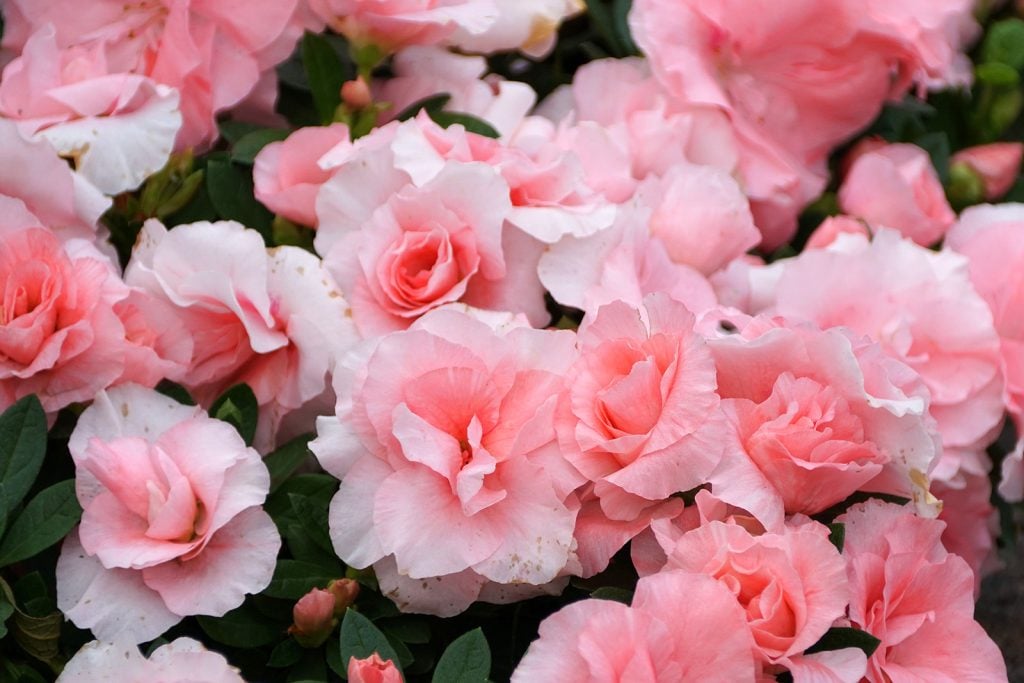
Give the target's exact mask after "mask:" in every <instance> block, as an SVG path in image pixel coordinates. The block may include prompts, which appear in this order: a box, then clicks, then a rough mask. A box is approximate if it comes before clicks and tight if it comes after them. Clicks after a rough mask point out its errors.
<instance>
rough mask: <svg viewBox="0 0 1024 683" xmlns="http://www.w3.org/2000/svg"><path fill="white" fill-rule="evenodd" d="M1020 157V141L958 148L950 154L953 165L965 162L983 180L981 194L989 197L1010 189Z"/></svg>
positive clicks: (1023, 147) (1022, 150) (1023, 156)
mask: <svg viewBox="0 0 1024 683" xmlns="http://www.w3.org/2000/svg"><path fill="white" fill-rule="evenodd" d="M1022 159H1024V144H1021V143H1019V142H994V143H992V144H990V145H978V146H977V147H969V148H967V149H964V150H961V151H959V152H957V153H956V154H954V155H953V158H952V159H951V161H952V162H953V164H954V165H956V164H961V163H962V164H966V165H967V166H968V167H969V168H970V169H971V170H972V171H974V172H975V173H976V174H978V176H979V177H980V178H981V182H982V183H983V184H984V190H985V196H984V198H985V199H987V200H989V201H992V200H994V199H999V198H1000V197H1002V196H1003V195H1004V194H1006V193H1007V192H1009V191H1010V188H1011V187H1013V183H1014V182H1015V181H1016V180H1017V174H1018V173H1020V163H1021V160H1022Z"/></svg>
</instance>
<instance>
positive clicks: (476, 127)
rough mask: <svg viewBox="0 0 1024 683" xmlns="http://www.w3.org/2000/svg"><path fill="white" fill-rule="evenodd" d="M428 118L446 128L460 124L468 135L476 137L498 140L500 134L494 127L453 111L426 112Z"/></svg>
mask: <svg viewBox="0 0 1024 683" xmlns="http://www.w3.org/2000/svg"><path fill="white" fill-rule="evenodd" d="M427 113H428V114H429V115H430V118H431V119H433V120H434V123H436V124H437V125H439V126H441V127H442V128H447V127H448V126H453V125H455V124H460V125H461V126H462V127H463V128H465V129H466V130H467V131H468V132H470V133H476V134H477V135H483V136H485V137H489V138H500V137H501V133H499V132H498V131H496V130H495V129H494V126H492V125H491V124H489V123H487V122H486V121H484V120H482V119H478V118H477V117H475V116H470V115H469V114H463V113H461V112H455V111H434V112H431V111H428V112H427Z"/></svg>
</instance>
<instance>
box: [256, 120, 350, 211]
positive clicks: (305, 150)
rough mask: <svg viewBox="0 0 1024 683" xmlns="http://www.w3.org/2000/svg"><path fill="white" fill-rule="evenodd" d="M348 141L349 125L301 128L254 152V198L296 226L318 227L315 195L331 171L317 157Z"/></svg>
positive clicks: (319, 157) (337, 124)
mask: <svg viewBox="0 0 1024 683" xmlns="http://www.w3.org/2000/svg"><path fill="white" fill-rule="evenodd" d="M348 141H349V131H348V126H346V125H345V124H342V123H336V124H333V125H331V126H324V127H318V126H313V127H309V128H300V129H299V130H297V131H295V132H294V133H292V134H291V135H289V136H288V138H287V139H285V140H283V141H281V142H272V143H270V144H269V145H267V146H266V147H264V148H263V149H262V150H260V153H259V154H257V155H256V163H255V165H254V166H253V169H252V178H253V185H254V191H255V195H256V199H258V200H259V201H260V202H262V203H263V204H264V206H266V207H267V208H268V209H270V210H271V211H273V212H274V213H276V214H278V215H280V216H284V217H285V218H287V219H288V220H290V221H293V222H295V223H298V224H299V225H306V226H309V227H311V228H315V227H316V226H317V219H316V195H317V192H319V191H320V188H321V186H323V184H324V183H325V182H327V181H328V180H329V179H330V178H331V175H333V172H332V171H331V170H328V169H325V168H323V167H322V166H320V164H319V162H320V159H321V158H322V157H323V156H324V155H325V154H327V152H329V151H331V150H332V149H336V148H337V147H338V146H339V145H343V144H345V143H347V142H348Z"/></svg>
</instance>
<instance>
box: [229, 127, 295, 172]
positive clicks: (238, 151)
mask: <svg viewBox="0 0 1024 683" xmlns="http://www.w3.org/2000/svg"><path fill="white" fill-rule="evenodd" d="M290 134H291V131H287V130H283V129H281V128H261V129H260V130H254V131H253V132H251V133H249V134H248V135H246V136H245V137H243V138H242V139H241V140H239V141H238V142H236V143H235V145H234V147H232V148H231V160H232V161H234V162H235V163H236V164H245V165H248V166H251V165H252V164H253V163H254V162H255V161H256V155H257V154H259V153H260V151H261V150H262V149H263V148H264V147H266V146H267V145H269V144H270V143H271V142H279V141H281V140H284V139H285V138H286V137H288V136H289V135H290Z"/></svg>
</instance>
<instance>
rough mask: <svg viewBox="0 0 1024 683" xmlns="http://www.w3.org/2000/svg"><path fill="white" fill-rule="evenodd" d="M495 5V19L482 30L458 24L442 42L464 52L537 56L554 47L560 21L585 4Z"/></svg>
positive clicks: (548, 0) (550, 0)
mask: <svg viewBox="0 0 1024 683" xmlns="http://www.w3.org/2000/svg"><path fill="white" fill-rule="evenodd" d="M495 5H496V6H497V9H498V16H497V19H495V21H494V23H493V24H491V25H490V26H488V27H487V29H486V30H485V31H484V32H483V33H474V32H472V31H468V30H466V29H464V28H462V27H461V26H460V27H459V28H458V29H456V31H455V34H454V35H453V36H452V37H451V38H450V39H448V40H447V41H446V42H447V43H448V44H450V45H452V46H454V47H456V48H458V49H459V50H462V51H465V52H475V53H479V54H491V53H494V52H501V51H505V50H519V51H521V52H523V53H525V54H527V55H529V56H530V57H533V58H534V59H540V58H543V57H545V56H547V54H548V53H549V52H551V49H552V48H553V47H554V46H555V39H556V38H557V37H558V27H559V26H560V25H561V23H562V21H563V20H565V19H568V18H569V17H572V16H573V15H575V14H578V13H580V12H582V11H583V10H584V9H585V7H586V5H585V4H584V3H583V0H495Z"/></svg>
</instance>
